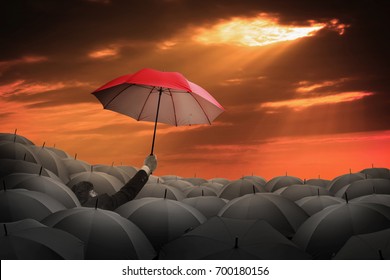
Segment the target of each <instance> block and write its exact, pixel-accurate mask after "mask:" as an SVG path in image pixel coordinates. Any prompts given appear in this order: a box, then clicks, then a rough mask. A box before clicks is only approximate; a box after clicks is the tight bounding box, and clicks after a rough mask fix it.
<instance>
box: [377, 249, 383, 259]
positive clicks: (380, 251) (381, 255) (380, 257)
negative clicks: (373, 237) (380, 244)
mask: <svg viewBox="0 0 390 280" xmlns="http://www.w3.org/2000/svg"><path fill="white" fill-rule="evenodd" d="M378 254H379V259H380V260H384V259H385V258H384V257H383V254H382V250H381V249H379V250H378Z"/></svg>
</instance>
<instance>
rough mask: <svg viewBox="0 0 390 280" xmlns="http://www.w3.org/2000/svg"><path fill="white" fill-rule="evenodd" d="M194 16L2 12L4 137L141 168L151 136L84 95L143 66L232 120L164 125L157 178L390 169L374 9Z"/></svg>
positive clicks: (58, 8)
mask: <svg viewBox="0 0 390 280" xmlns="http://www.w3.org/2000/svg"><path fill="white" fill-rule="evenodd" d="M149 2H153V5H154V6H156V9H155V10H152V11H150V10H148V7H150V5H151V3H149ZM268 2H269V1H268ZM276 2H278V1H276ZM357 2H359V1H357ZM42 3H44V4H42ZM196 3H197V2H196V1H189V0H188V1H187V0H176V1H157V2H154V1H152V0H148V1H145V2H142V3H137V5H135V6H132V7H127V6H126V5H127V4H126V3H125V2H116V1H108V0H107V1H87V0H85V1H81V2H80V3H79V4H80V5H78V6H73V5H71V4H67V5H65V6H64V4H62V3H47V2H45V1H36V2H35V3H29V4H26V5H25V6H17V5H13V4H8V5H9V7H8V15H7V18H6V27H7V28H5V30H2V31H1V32H2V34H1V35H2V38H5V42H6V43H5V45H4V51H3V52H2V54H1V55H0V106H1V111H0V119H1V122H0V132H9V133H13V131H14V130H15V129H18V134H21V135H23V136H25V137H27V138H29V139H30V140H32V141H33V142H34V143H35V144H37V145H42V143H43V142H45V143H46V146H53V145H54V144H55V145H56V147H58V148H61V149H63V150H64V151H66V152H68V153H69V154H71V155H74V154H75V153H77V154H78V158H79V159H83V160H85V161H88V162H90V163H93V164H98V163H100V164H111V163H112V162H114V163H115V164H118V165H119V164H121V163H122V164H129V165H134V166H140V165H141V164H142V161H143V158H144V157H145V156H146V155H148V153H149V151H150V144H151V138H152V132H153V123H143V122H136V121H135V120H133V119H130V118H129V117H126V116H123V115H119V114H117V113H115V112H111V111H106V110H103V108H102V106H101V104H100V103H99V101H98V100H97V99H96V98H95V97H94V96H93V95H92V94H91V92H92V91H94V90H95V89H96V88H98V87H100V86H101V85H103V84H105V83H106V82H108V81H109V80H112V79H113V78H116V77H118V76H121V75H124V74H128V73H133V72H135V71H137V70H139V69H142V68H146V67H150V68H155V69H158V70H163V71H178V72H181V73H182V74H183V75H184V76H186V77H187V78H188V79H189V80H191V81H193V82H195V83H197V84H199V85H201V86H202V87H203V88H205V89H206V90H207V91H208V92H210V93H211V94H212V95H213V96H214V97H215V98H216V99H217V100H218V101H219V103H220V104H222V106H224V107H225V109H226V111H225V112H224V113H223V114H222V115H220V116H219V117H218V118H217V119H216V120H215V121H214V122H213V124H212V125H211V126H208V125H200V126H191V127H170V126H168V125H162V124H159V126H158V132H157V138H156V141H157V142H156V146H155V153H156V155H157V157H158V159H159V166H158V169H157V170H156V172H155V174H156V175H167V174H175V175H179V176H183V177H192V176H198V177H204V178H212V177H226V178H229V179H236V178H239V177H241V176H242V175H250V174H252V173H253V174H255V175H259V176H263V177H265V178H266V179H270V178H272V177H274V176H278V175H284V174H285V173H286V172H287V173H288V174H289V175H294V176H298V177H301V178H316V177H318V176H321V178H327V179H332V178H333V177H335V176H337V175H340V174H343V173H348V172H349V169H350V168H351V169H352V171H354V172H357V171H359V170H361V169H364V168H367V167H371V164H374V166H377V167H389V166H390V160H389V157H388V156H387V155H388V154H389V149H390V120H389V119H390V118H389V113H388V108H389V105H390V104H389V98H388V97H387V96H388V90H389V86H388V82H387V80H388V74H389V73H388V69H387V66H386V63H385V61H388V60H387V59H386V58H387V57H388V54H387V53H388V52H387V45H386V44H388V43H386V42H385V41H384V40H383V36H382V35H381V34H383V33H381V27H382V25H381V24H380V21H381V19H383V18H384V16H385V15H382V14H381V12H380V11H381V9H378V7H376V6H375V4H372V7H371V6H369V7H366V6H365V7H364V9H363V7H362V6H359V5H358V4H356V5H355V6H347V5H346V6H342V5H341V6H340V7H338V8H337V9H335V8H334V7H331V6H327V5H326V4H321V5H323V6H320V5H319V4H318V3H317V4H314V3H309V2H307V1H296V2H294V4H291V5H289V4H287V2H284V3H283V4H280V5H276V4H271V3H267V1H256V3H254V2H252V1H240V2H239V4H238V2H237V3H233V2H232V3H230V2H229V3H226V2H223V3H222V2H220V1H208V2H207V4H206V3H202V4H199V3H198V4H196ZM221 3H222V4H221ZM301 5H302V6H301ZM294 7H295V8H294ZM299 7H301V9H296V8H299ZM130 8H131V9H132V11H133V14H134V16H133V17H128V15H127V13H125V12H124V11H125V10H126V9H130ZM362 9H363V10H364V11H365V13H364V14H362V13H361V11H362ZM146 11H147V15H148V17H147V18H145V17H141V15H142V14H145V13H146ZM196 11H199V13H196ZM15 15H18V17H17V18H16V17H15ZM70 18H72V20H70ZM98 19H99V20H98ZM364 38H369V40H364ZM368 41H369V42H368Z"/></svg>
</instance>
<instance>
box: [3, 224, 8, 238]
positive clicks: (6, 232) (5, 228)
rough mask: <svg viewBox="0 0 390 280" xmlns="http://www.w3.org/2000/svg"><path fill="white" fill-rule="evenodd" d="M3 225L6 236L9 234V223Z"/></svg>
mask: <svg viewBox="0 0 390 280" xmlns="http://www.w3.org/2000/svg"><path fill="white" fill-rule="evenodd" d="M3 227H4V235H5V236H8V230H7V225H6V224H3Z"/></svg>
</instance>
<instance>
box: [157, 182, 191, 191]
mask: <svg viewBox="0 0 390 280" xmlns="http://www.w3.org/2000/svg"><path fill="white" fill-rule="evenodd" d="M164 184H165V185H169V186H172V187H174V188H176V189H179V190H181V191H182V192H183V193H185V192H186V191H188V190H191V189H192V187H193V186H194V185H193V184H191V183H190V182H187V181H183V180H180V179H178V180H167V181H165V182H164Z"/></svg>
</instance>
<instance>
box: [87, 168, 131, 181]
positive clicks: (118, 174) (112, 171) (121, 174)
mask: <svg viewBox="0 0 390 280" xmlns="http://www.w3.org/2000/svg"><path fill="white" fill-rule="evenodd" d="M93 170H95V171H100V172H104V173H107V174H109V175H111V176H114V177H115V178H117V179H118V180H119V181H121V182H122V183H123V184H125V183H126V182H127V181H129V180H130V178H131V177H130V176H129V175H128V174H127V173H126V172H125V171H124V170H123V169H121V168H118V167H117V166H113V165H103V164H98V165H94V166H93Z"/></svg>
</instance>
